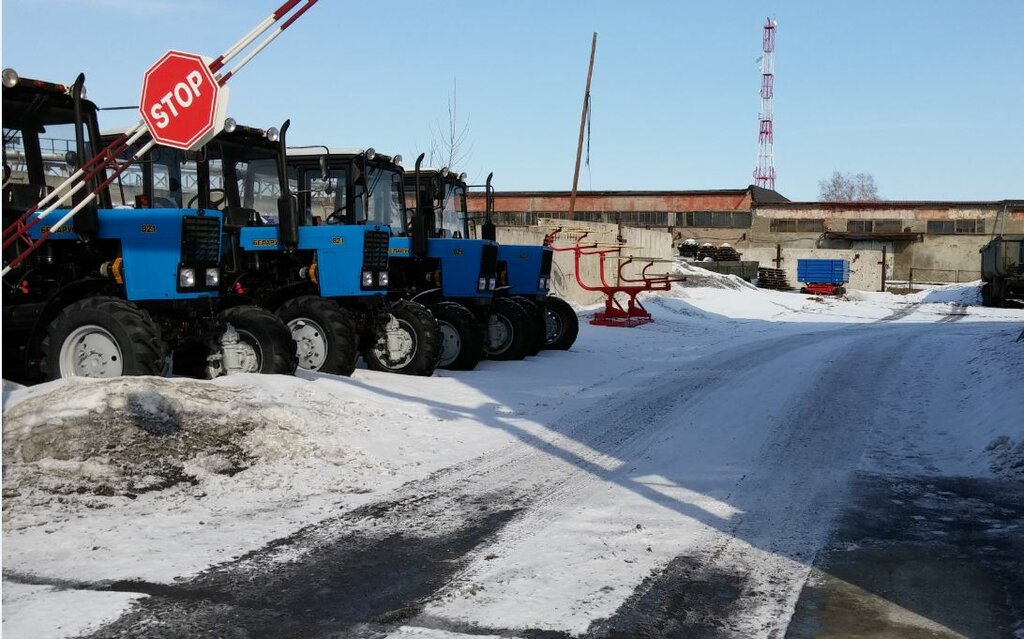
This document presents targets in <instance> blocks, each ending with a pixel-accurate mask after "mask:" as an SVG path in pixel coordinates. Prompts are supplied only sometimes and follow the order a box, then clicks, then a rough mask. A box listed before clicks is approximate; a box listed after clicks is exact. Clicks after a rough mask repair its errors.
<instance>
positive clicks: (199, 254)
mask: <svg viewBox="0 0 1024 639" xmlns="http://www.w3.org/2000/svg"><path fill="white" fill-rule="evenodd" d="M181 261H182V263H185V264H196V263H213V264H216V263H217V262H219V261H220V219H218V218H216V217H205V216H194V215H187V216H185V217H184V218H182V220H181Z"/></svg>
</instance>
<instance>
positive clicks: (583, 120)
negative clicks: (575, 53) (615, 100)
mask: <svg viewBox="0 0 1024 639" xmlns="http://www.w3.org/2000/svg"><path fill="white" fill-rule="evenodd" d="M596 51H597V31H595V32H594V39H593V40H592V41H591V43H590V68H589V69H587V90H586V91H585V92H584V93H583V115H581V116H580V141H579V144H577V145H576V169H575V170H574V171H573V174H572V195H571V196H569V219H570V220H575V219H576V187H577V186H579V182H580V158H581V157H582V156H583V133H584V131H585V130H586V128H587V111H588V110H589V109H590V78H591V76H593V75H594V53H595V52H596Z"/></svg>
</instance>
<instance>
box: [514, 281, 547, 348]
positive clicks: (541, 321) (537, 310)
mask: <svg viewBox="0 0 1024 639" xmlns="http://www.w3.org/2000/svg"><path fill="white" fill-rule="evenodd" d="M512 299H513V300H515V301H516V302H518V303H519V305H520V306H521V307H523V310H524V311H526V316H527V318H528V319H529V320H530V338H529V340H528V341H527V343H526V354H527V355H528V356H533V355H536V354H537V353H539V352H541V351H542V350H544V342H546V341H547V322H546V321H545V318H544V309H542V308H541V307H540V304H538V303H537V302H535V301H533V300H532V299H530V298H529V297H522V296H516V297H513V298H512Z"/></svg>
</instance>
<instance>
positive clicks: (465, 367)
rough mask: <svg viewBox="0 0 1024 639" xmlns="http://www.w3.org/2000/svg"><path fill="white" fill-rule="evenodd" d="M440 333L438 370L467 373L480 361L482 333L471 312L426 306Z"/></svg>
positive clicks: (458, 306) (456, 307)
mask: <svg viewBox="0 0 1024 639" xmlns="http://www.w3.org/2000/svg"><path fill="white" fill-rule="evenodd" d="M430 312H431V313H433V314H434V317H435V318H437V325H438V328H439V329H440V331H441V359H440V361H439V362H438V364H437V365H438V367H439V368H447V369H450V370H455V371H471V370H473V369H474V368H476V365H477V362H479V361H480V360H481V359H483V358H484V333H483V331H482V330H481V329H480V324H479V323H478V322H477V321H476V318H475V317H474V316H473V313H471V312H470V311H469V309H468V308H466V307H465V306H463V305H462V304H457V303H455V302H438V303H437V304H434V305H433V306H431V307H430Z"/></svg>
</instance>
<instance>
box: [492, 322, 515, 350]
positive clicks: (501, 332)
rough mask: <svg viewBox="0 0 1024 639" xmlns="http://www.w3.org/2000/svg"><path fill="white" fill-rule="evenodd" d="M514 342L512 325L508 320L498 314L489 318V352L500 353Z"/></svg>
mask: <svg viewBox="0 0 1024 639" xmlns="http://www.w3.org/2000/svg"><path fill="white" fill-rule="evenodd" d="M511 341H512V325H511V323H509V321H508V319H507V318H506V317H504V316H502V315H498V314H497V313H494V314H492V315H491V316H490V317H489V318H487V350H488V351H490V352H491V353H500V352H501V351H503V350H505V349H506V348H508V346H509V344H510V343H511Z"/></svg>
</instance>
